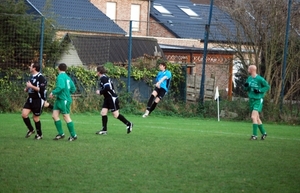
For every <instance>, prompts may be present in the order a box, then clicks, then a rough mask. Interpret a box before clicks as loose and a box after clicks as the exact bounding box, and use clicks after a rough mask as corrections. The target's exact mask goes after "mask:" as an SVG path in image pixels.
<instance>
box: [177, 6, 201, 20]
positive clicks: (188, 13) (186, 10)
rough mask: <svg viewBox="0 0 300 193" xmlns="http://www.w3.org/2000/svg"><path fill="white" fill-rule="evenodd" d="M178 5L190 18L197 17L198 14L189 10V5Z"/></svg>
mask: <svg viewBox="0 0 300 193" xmlns="http://www.w3.org/2000/svg"><path fill="white" fill-rule="evenodd" d="M178 7H179V9H181V10H182V11H183V12H184V13H186V14H187V15H188V16H190V17H191V18H199V15H198V14H197V13H196V12H194V11H193V10H191V9H190V8H189V7H187V6H178Z"/></svg>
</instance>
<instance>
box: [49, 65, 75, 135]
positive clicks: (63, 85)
mask: <svg viewBox="0 0 300 193" xmlns="http://www.w3.org/2000/svg"><path fill="white" fill-rule="evenodd" d="M66 70H67V65H66V64H65V63H61V64H59V65H58V71H59V75H58V76H57V78H56V85H55V88H54V90H52V92H51V93H50V96H49V97H50V98H54V97H55V98H56V100H55V102H54V106H53V112H52V118H53V120H54V124H55V127H56V129H57V131H58V135H56V136H55V138H54V140H59V139H63V138H64V137H65V134H64V131H63V129H62V123H61V120H60V118H59V115H60V113H62V114H63V118H64V120H65V122H66V123H67V127H68V130H69V133H70V135H71V136H70V137H69V138H68V140H69V141H74V140H76V139H77V135H76V132H75V129H74V123H73V121H72V120H71V117H70V108H71V104H72V97H71V94H73V93H74V92H75V91H76V88H75V85H74V82H73V81H72V79H71V78H70V77H69V76H68V75H67V74H66Z"/></svg>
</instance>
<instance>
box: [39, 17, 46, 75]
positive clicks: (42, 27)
mask: <svg viewBox="0 0 300 193" xmlns="http://www.w3.org/2000/svg"><path fill="white" fill-rule="evenodd" d="M44 29H45V18H44V16H42V18H41V29H40V33H41V34H40V58H39V64H40V68H41V69H40V72H42V69H43V51H44V50H43V49H44Z"/></svg>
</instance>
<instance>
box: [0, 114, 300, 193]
mask: <svg viewBox="0 0 300 193" xmlns="http://www.w3.org/2000/svg"><path fill="white" fill-rule="evenodd" d="M126 117H127V118H128V119H129V120H131V121H132V122H134V128H133V132H132V133H131V134H126V129H125V125H123V124H122V123H121V122H120V121H119V120H117V119H114V118H113V117H112V115H109V122H108V135H106V136H100V135H96V134H95V132H96V131H97V130H99V129H100V128H101V118H100V115H95V114H73V115H72V119H73V121H74V123H75V130H76V131H77V134H78V140H76V141H74V142H69V141H67V137H68V136H69V133H68V130H67V127H66V124H65V123H64V122H63V128H64V131H65V134H66V138H65V139H62V140H59V141H54V140H52V139H53V138H54V137H55V135H56V134H57V133H56V129H55V127H54V123H53V121H52V119H51V115H50V114H47V113H45V114H43V115H42V116H41V121H42V128H43V135H44V138H43V139H42V140H33V138H34V136H31V137H30V138H25V134H26V131H27V129H26V128H25V125H24V123H23V121H22V119H21V115H20V114H1V115H0V122H1V130H0V145H1V146H0V149H1V150H0V192H64V193H65V192H163V193H165V192H214V193H215V192H293V193H294V192H299V191H300V183H299V182H300V168H299V163H300V130H299V126H298V127H297V126H284V125H272V124H265V128H266V130H267V132H268V137H267V139H266V140H264V141H262V140H257V141H250V140H249V138H250V136H251V132H252V125H251V123H250V122H247V123H245V122H225V121H221V122H217V121H215V120H206V119H188V118H177V117H159V116H155V114H153V115H152V116H150V117H147V118H142V117H141V116H133V115H126Z"/></svg>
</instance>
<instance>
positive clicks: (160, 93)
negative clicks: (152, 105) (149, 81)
mask: <svg viewBox="0 0 300 193" xmlns="http://www.w3.org/2000/svg"><path fill="white" fill-rule="evenodd" d="M154 90H155V91H156V92H157V97H158V98H160V99H162V98H163V97H164V96H165V95H166V93H167V92H166V90H165V89H163V88H157V87H155V89H154Z"/></svg>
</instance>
